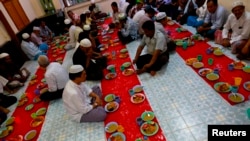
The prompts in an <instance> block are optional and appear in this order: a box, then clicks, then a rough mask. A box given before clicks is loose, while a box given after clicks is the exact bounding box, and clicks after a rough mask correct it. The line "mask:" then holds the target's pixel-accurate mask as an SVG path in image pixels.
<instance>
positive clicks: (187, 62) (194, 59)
mask: <svg viewBox="0 0 250 141" xmlns="http://www.w3.org/2000/svg"><path fill="white" fill-rule="evenodd" d="M198 61H199V60H198V59H197V58H189V59H187V60H186V64H187V65H192V64H193V63H194V62H198Z"/></svg>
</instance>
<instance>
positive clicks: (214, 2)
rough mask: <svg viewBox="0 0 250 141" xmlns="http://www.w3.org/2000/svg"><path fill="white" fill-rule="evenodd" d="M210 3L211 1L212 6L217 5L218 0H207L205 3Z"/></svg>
mask: <svg viewBox="0 0 250 141" xmlns="http://www.w3.org/2000/svg"><path fill="white" fill-rule="evenodd" d="M210 1H212V2H213V4H214V5H218V0H208V1H207V3H209V2H210Z"/></svg>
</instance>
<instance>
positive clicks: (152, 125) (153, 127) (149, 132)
mask: <svg viewBox="0 0 250 141" xmlns="http://www.w3.org/2000/svg"><path fill="white" fill-rule="evenodd" d="M158 130H159V125H158V124H157V123H156V122H154V121H148V122H144V123H143V124H142V125H141V127H140V131H141V133H142V134H143V135H145V136H153V135H155V134H156V133H157V132H158Z"/></svg>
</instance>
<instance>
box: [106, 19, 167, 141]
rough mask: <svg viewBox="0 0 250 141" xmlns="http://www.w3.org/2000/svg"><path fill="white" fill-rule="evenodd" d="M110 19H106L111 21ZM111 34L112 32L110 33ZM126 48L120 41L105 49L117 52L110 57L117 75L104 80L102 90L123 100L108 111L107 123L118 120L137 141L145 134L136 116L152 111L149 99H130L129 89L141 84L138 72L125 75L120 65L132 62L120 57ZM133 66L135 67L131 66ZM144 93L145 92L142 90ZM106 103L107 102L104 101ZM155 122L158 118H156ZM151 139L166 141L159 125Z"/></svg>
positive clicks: (133, 140) (131, 137) (110, 62)
mask: <svg viewBox="0 0 250 141" xmlns="http://www.w3.org/2000/svg"><path fill="white" fill-rule="evenodd" d="M109 22H110V21H106V23H109ZM109 35H110V34H109ZM111 37H112V38H111V39H115V38H117V34H116V32H114V33H112V35H111ZM123 48H125V46H123V45H121V43H120V42H119V44H118V45H116V46H109V47H108V49H107V50H105V51H103V53H109V54H112V52H113V51H115V52H116V58H115V59H109V61H108V64H109V65H110V64H113V65H115V71H116V73H117V77H116V78H114V79H112V80H105V79H104V80H102V81H101V85H102V91H103V94H104V97H105V96H106V95H108V94H111V93H112V94H115V95H116V96H119V97H120V98H121V102H120V105H119V108H118V110H117V111H114V112H110V113H108V116H107V119H106V120H105V122H104V123H105V125H106V124H107V123H109V122H111V121H114V122H117V123H118V124H119V125H121V126H123V127H124V134H125V136H126V140H127V141H135V140H136V139H137V138H143V134H142V133H141V132H140V127H139V126H138V125H137V123H136V118H137V117H140V116H141V114H142V113H143V112H145V111H152V109H151V107H150V104H149V102H148V100H147V98H146V99H145V101H143V102H142V103H140V104H133V103H132V102H131V101H130V98H131V97H130V95H129V92H128V91H129V89H131V88H133V86H135V85H140V82H139V80H138V77H137V75H136V74H132V75H130V76H124V75H123V74H122V71H121V70H120V67H121V66H122V64H123V63H125V62H132V61H131V59H130V57H127V58H123V59H122V58H119V55H120V50H121V49H123ZM131 68H133V67H132V66H131ZM133 69H134V68H133ZM104 73H105V74H107V73H108V71H107V70H105V71H104ZM142 93H143V92H142ZM104 104H106V102H105V103H104ZM153 121H155V122H157V119H156V118H154V120H153ZM110 136H111V134H110V133H106V137H107V139H108V138H109V137H110ZM148 138H149V140H151V141H165V140H166V139H165V137H164V135H163V132H162V130H161V128H160V127H159V131H158V132H157V133H156V134H155V135H153V136H150V137H148Z"/></svg>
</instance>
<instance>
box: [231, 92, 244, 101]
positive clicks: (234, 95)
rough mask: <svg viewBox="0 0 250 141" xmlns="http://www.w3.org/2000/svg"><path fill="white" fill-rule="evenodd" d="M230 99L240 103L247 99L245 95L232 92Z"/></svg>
mask: <svg viewBox="0 0 250 141" xmlns="http://www.w3.org/2000/svg"><path fill="white" fill-rule="evenodd" d="M228 99H229V100H230V101H232V102H234V103H240V102H243V101H244V100H245V97H244V96H243V95H242V94H240V93H230V94H229V95H228Z"/></svg>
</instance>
